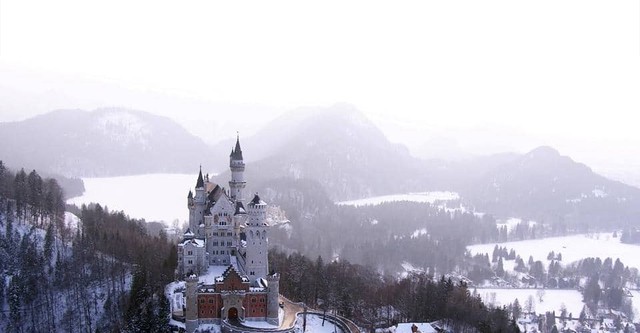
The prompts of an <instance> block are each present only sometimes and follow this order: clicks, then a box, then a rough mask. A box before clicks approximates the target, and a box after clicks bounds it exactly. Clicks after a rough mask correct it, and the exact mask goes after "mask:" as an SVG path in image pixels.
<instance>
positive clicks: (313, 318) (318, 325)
mask: <svg viewBox="0 0 640 333" xmlns="http://www.w3.org/2000/svg"><path fill="white" fill-rule="evenodd" d="M302 322H303V320H302V315H298V320H297V321H296V328H295V331H296V332H303V331H302ZM304 332H305V333H334V332H337V333H344V331H342V330H341V329H340V327H336V325H334V324H333V323H331V322H330V321H328V320H325V321H324V326H322V316H318V315H313V314H307V330H306V331H304Z"/></svg>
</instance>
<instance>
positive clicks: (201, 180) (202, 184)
mask: <svg viewBox="0 0 640 333" xmlns="http://www.w3.org/2000/svg"><path fill="white" fill-rule="evenodd" d="M201 187H204V179H202V165H200V173H198V181H197V182H196V188H201Z"/></svg>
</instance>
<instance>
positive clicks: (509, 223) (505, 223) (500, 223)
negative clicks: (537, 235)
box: [496, 217, 537, 232]
mask: <svg viewBox="0 0 640 333" xmlns="http://www.w3.org/2000/svg"><path fill="white" fill-rule="evenodd" d="M520 223H523V221H522V219H520V218H517V217H512V218H509V219H506V220H497V221H496V226H497V227H498V228H502V227H507V232H511V230H513V229H515V228H516V226H518V224H520ZM524 223H525V224H526V225H528V226H530V227H531V226H534V225H536V224H537V222H535V221H524Z"/></svg>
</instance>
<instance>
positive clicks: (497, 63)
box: [0, 0, 640, 164]
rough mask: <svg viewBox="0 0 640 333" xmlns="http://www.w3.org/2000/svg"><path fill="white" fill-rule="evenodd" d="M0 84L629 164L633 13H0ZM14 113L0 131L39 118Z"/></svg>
mask: <svg viewBox="0 0 640 333" xmlns="http://www.w3.org/2000/svg"><path fill="white" fill-rule="evenodd" d="M0 75H3V76H4V78H5V79H4V80H3V79H2V78H0V87H2V88H5V91H12V92H11V93H7V92H5V93H4V95H0V96H2V97H6V96H7V95H8V94H11V95H12V96H19V95H20V94H22V93H23V92H24V95H23V96H27V97H24V100H28V99H29V98H28V96H29V93H30V92H29V89H31V90H33V91H32V92H36V93H42V92H45V91H49V92H51V91H55V90H61V89H62V90H65V88H64V87H66V86H65V84H69V85H68V87H70V88H68V89H67V90H65V91H63V93H64V95H65V96H66V97H65V98H58V99H57V100H56V101H57V103H58V104H57V105H53V106H55V107H61V105H64V103H65V102H68V103H69V104H73V103H76V102H77V101H79V100H82V98H85V99H84V100H83V102H84V104H80V106H86V107H90V106H91V99H87V97H86V96H88V95H93V94H95V95H100V90H101V89H94V90H92V91H91V92H87V89H88V88H85V89H84V90H83V89H82V88H80V87H82V86H86V84H84V83H86V82H96V83H97V84H98V85H97V86H96V87H101V86H100V84H107V85H109V86H110V87H118V88H119V89H123V90H128V91H131V92H133V93H132V94H130V95H128V97H127V98H124V97H122V98H121V99H120V100H116V99H117V98H115V97H114V98H113V99H114V101H113V103H114V104H115V105H122V106H127V105H123V104H128V103H129V101H131V100H134V99H135V97H132V96H135V94H136V92H137V93H140V94H143V93H149V92H154V93H158V92H159V93H163V94H167V95H171V96H179V97H180V98H188V99H193V100H201V101H206V102H212V103H219V104H222V105H244V106H248V107H249V108H251V107H254V106H255V109H256V110H261V111H260V112H261V114H260V116H261V117H259V118H260V119H263V118H264V119H268V118H270V117H272V116H275V115H276V114H278V113H281V112H283V111H284V110H287V109H290V108H294V107H297V106H302V105H331V104H333V103H336V102H347V103H351V104H354V105H355V106H357V107H358V108H359V109H360V110H362V111H363V112H365V113H366V114H368V115H369V116H371V117H372V118H373V119H374V120H375V121H376V122H378V123H383V124H385V123H386V124H387V126H386V128H385V131H386V132H387V133H388V135H389V136H390V137H391V138H392V139H395V140H396V141H398V140H405V141H408V140H415V139H416V137H417V136H418V135H419V133H430V134H431V135H432V136H434V137H439V136H448V135H460V137H463V136H464V135H463V134H461V133H465V132H475V133H485V134H486V135H488V136H489V137H490V136H491V134H492V133H494V132H495V133H496V135H498V136H500V135H503V133H512V134H514V135H515V136H518V137H519V139H520V142H521V143H519V144H516V145H517V147H516V148H517V149H527V148H530V147H528V145H529V146H532V145H536V144H539V143H541V144H549V145H554V146H556V147H559V148H560V149H561V150H563V149H564V151H563V153H566V154H571V155H578V156H587V155H588V154H587V155H584V154H585V152H588V151H591V150H593V149H592V147H603V148H598V149H601V150H603V151H610V150H611V146H610V145H617V146H619V145H623V146H625V147H626V148H624V150H625V153H624V154H619V155H613V156H614V157H615V159H617V162H618V164H621V163H622V162H624V159H627V158H628V159H632V157H629V156H635V155H640V154H638V153H640V148H639V149H637V150H634V149H635V148H636V147H640V146H638V144H639V143H640V130H639V127H640V125H639V122H638V121H637V120H636V118H637V114H638V111H640V8H639V4H638V1H585V0H579V1H559V0H553V1H513V0H509V1H477V0H475V1H415V2H413V1H386V2H373V1H364V2H350V1H349V2H348V1H319V2H315V3H310V2H306V1H290V2H280V1H256V2H252V1H242V2H237V1H226V2H213V1H202V2H198V1H189V2H175V1H172V2H161V1H149V2H146V1H103V2H99V3H98V2H90V1H59V0H58V1H42V2H34V1H6V0H3V1H2V2H0ZM61 82H62V83H61ZM73 82H75V85H73V84H72V83H73ZM61 87H62V88H61ZM96 90H97V91H96ZM83 96H84V97H83ZM114 96H115V95H114ZM20 101H21V100H20V99H18V98H17V97H16V101H14V102H13V106H15V107H7V105H12V104H10V103H9V104H7V102H5V103H4V104H3V106H4V107H3V108H2V109H0V112H1V113H2V114H0V121H2V120H16V119H21V118H24V117H26V116H27V115H29V114H30V113H38V112H44V110H46V108H47V107H48V105H39V107H40V108H37V107H34V108H32V109H29V108H20V107H19V105H17V104H20V103H21V102H20ZM105 103H108V101H106V102H105V101H104V100H101V101H100V102H99V103H97V102H96V103H95V104H97V106H101V105H104V104H105ZM70 106H77V105H70ZM158 109H159V110H160V109H161V108H158ZM30 110H31V111H30ZM147 111H151V112H153V111H156V112H161V113H164V114H165V115H171V116H174V117H176V118H178V116H177V115H178V114H179V113H180V112H183V111H184V109H181V108H179V107H176V108H173V109H171V110H169V109H168V108H165V109H162V111H158V110H147ZM403 126H407V128H409V129H410V130H407V131H406V132H404V133H403V131H401V129H402V128H403ZM192 130H193V131H195V132H198V130H202V129H197V128H195V129H193V128H192ZM498 130H499V131H498ZM230 133H234V131H233V130H232V131H230ZM452 133H453V134H452ZM424 141H427V140H426V139H425V140H424ZM505 141H509V140H505ZM492 142H493V144H494V145H495V144H496V142H498V143H500V141H499V140H497V141H496V140H494V141H492ZM512 144H513V143H511V142H506V143H505V147H510V145H512ZM594 149H595V148H594ZM580 151H582V152H580ZM634 153H635V154H634ZM580 154H583V155H580ZM592 155H593V154H592ZM589 158H591V159H592V160H593V159H595V158H596V157H593V156H592V157H583V159H589ZM605 159H608V160H610V159H611V158H610V156H607V157H606V158H605ZM621 159H622V160H621ZM634 160H638V159H637V158H636V159H634ZM590 161H591V160H590ZM594 163H596V162H594ZM596 164H597V163H596ZM622 164H624V163H622Z"/></svg>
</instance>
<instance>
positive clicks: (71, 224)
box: [64, 212, 80, 230]
mask: <svg viewBox="0 0 640 333" xmlns="http://www.w3.org/2000/svg"><path fill="white" fill-rule="evenodd" d="M79 224H80V218H79V217H77V216H76V215H75V214H73V213H71V212H64V225H65V226H66V227H67V228H69V229H71V230H77V229H78V225H79Z"/></svg>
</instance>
